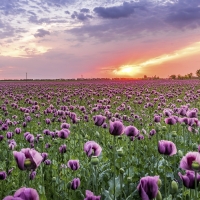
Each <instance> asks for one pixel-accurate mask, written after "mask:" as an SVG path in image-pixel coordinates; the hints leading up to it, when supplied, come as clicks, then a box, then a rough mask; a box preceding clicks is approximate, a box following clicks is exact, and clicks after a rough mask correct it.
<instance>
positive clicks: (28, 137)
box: [24, 132, 34, 143]
mask: <svg viewBox="0 0 200 200" xmlns="http://www.w3.org/2000/svg"><path fill="white" fill-rule="evenodd" d="M24 137H25V139H26V141H27V142H29V143H33V142H34V135H32V134H30V133H29V132H26V133H24Z"/></svg>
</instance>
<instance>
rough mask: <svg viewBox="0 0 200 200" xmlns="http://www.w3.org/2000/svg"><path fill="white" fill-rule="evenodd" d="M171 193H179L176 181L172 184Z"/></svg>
mask: <svg viewBox="0 0 200 200" xmlns="http://www.w3.org/2000/svg"><path fill="white" fill-rule="evenodd" d="M171 192H172V194H175V193H177V192H178V184H177V182H176V181H172V182H171Z"/></svg>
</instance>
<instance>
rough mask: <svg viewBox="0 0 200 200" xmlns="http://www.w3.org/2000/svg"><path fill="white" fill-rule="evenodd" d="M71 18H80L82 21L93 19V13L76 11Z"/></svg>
mask: <svg viewBox="0 0 200 200" xmlns="http://www.w3.org/2000/svg"><path fill="white" fill-rule="evenodd" d="M71 18H72V19H78V20H80V21H85V20H88V19H91V18H92V15H88V14H84V13H82V12H80V13H78V12H76V11H74V13H73V14H72V15H71Z"/></svg>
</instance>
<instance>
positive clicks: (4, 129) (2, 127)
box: [1, 124, 9, 131]
mask: <svg viewBox="0 0 200 200" xmlns="http://www.w3.org/2000/svg"><path fill="white" fill-rule="evenodd" d="M8 128H9V127H8V124H2V125H1V130H2V131H7V130H8Z"/></svg>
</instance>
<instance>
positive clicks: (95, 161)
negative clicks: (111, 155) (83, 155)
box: [91, 156, 99, 165]
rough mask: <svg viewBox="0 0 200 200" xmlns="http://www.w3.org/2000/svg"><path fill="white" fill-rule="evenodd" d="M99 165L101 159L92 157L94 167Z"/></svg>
mask: <svg viewBox="0 0 200 200" xmlns="http://www.w3.org/2000/svg"><path fill="white" fill-rule="evenodd" d="M98 163H99V158H98V157H97V156H92V158H91V164H92V165H98Z"/></svg>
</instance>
